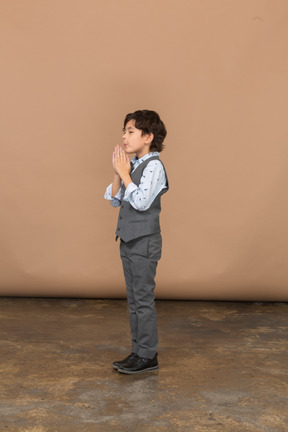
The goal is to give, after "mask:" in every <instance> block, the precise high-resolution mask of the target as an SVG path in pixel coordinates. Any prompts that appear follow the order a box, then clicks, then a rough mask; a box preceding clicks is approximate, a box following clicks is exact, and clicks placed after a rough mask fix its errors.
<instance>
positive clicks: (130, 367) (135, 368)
mask: <svg viewBox="0 0 288 432" xmlns="http://www.w3.org/2000/svg"><path fill="white" fill-rule="evenodd" d="M158 368H159V366H158V360H157V354H155V356H154V357H153V358H152V359H148V358H143V357H139V356H138V355H136V357H135V358H134V360H132V361H131V362H130V363H128V364H126V365H123V366H120V367H119V368H118V372H120V373H124V374H129V375H132V374H139V373H142V372H150V371H153V370H156V369H158Z"/></svg>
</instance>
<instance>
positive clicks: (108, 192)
mask: <svg viewBox="0 0 288 432" xmlns="http://www.w3.org/2000/svg"><path fill="white" fill-rule="evenodd" d="M104 198H105V199H107V200H109V201H110V203H111V205H112V206H113V207H119V206H120V204H121V187H120V189H119V191H118V192H117V194H116V195H115V196H114V197H112V183H111V184H110V185H109V186H108V187H107V189H106V192H105V195H104Z"/></svg>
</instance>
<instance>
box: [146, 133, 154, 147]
mask: <svg viewBox="0 0 288 432" xmlns="http://www.w3.org/2000/svg"><path fill="white" fill-rule="evenodd" d="M153 139H154V134H153V133H152V132H151V133H149V134H146V143H147V144H151V143H152V141H153Z"/></svg>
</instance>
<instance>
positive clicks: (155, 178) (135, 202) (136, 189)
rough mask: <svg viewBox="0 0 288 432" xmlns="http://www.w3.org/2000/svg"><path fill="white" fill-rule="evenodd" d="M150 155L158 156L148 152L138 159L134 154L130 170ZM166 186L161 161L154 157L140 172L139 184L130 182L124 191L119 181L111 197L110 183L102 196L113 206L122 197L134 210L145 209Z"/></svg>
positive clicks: (117, 203) (116, 205) (119, 202)
mask: <svg viewBox="0 0 288 432" xmlns="http://www.w3.org/2000/svg"><path fill="white" fill-rule="evenodd" d="M152 156H159V153H158V152H150V153H148V154H146V155H145V156H143V157H142V158H140V159H138V158H137V156H135V157H134V158H133V159H132V160H131V164H132V170H131V173H132V172H133V171H134V170H135V169H136V168H137V167H138V166H139V165H141V163H142V162H144V161H145V160H146V159H148V158H150V157H152ZM166 187H167V182H166V176H165V171H164V168H163V165H162V163H161V162H160V161H159V160H157V159H154V160H152V161H151V162H149V163H148V165H147V166H146V168H145V169H144V171H143V173H142V177H141V179H140V184H139V186H136V184H135V183H130V184H129V185H128V187H127V189H126V191H125V186H124V185H123V182H121V187H120V189H119V191H118V192H117V194H116V195H115V196H114V197H112V196H111V194H112V183H111V184H110V185H109V186H108V187H107V189H106V192H105V195H104V198H105V199H107V200H110V203H111V204H112V206H113V207H118V206H120V205H121V201H122V199H123V200H124V201H129V203H130V204H131V205H132V207H134V208H135V209H136V210H139V211H145V210H147V209H148V208H149V207H150V206H151V204H152V203H153V201H154V199H155V198H156V196H157V195H158V194H159V192H161V190H162V189H164V188H166Z"/></svg>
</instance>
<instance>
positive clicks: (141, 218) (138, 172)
mask: <svg viewBox="0 0 288 432" xmlns="http://www.w3.org/2000/svg"><path fill="white" fill-rule="evenodd" d="M154 159H157V160H160V159H159V157H158V156H152V157H150V158H148V159H146V160H145V161H144V162H142V164H140V165H139V166H138V167H137V168H136V169H135V170H134V171H133V172H132V174H131V179H132V181H133V183H135V184H136V186H139V184H140V179H141V177H142V173H143V171H144V169H145V167H146V166H147V165H148V163H149V162H150V161H152V160H154ZM161 163H162V162H161ZM162 165H163V164H162ZM163 168H164V172H165V175H166V181H167V187H166V188H164V189H162V191H161V192H159V194H158V195H157V196H156V198H155V199H154V201H153V203H152V204H151V206H150V207H149V209H147V210H145V211H139V210H135V209H134V207H132V206H131V204H130V203H129V202H128V201H124V200H122V204H121V208H120V212H119V217H118V224H117V229H116V240H117V238H118V237H120V238H121V239H122V240H124V242H127V241H130V240H133V239H135V238H138V237H141V236H144V235H149V234H154V233H160V224H159V214H160V211H161V201H160V200H161V195H163V194H164V193H166V192H167V191H168V189H169V184H168V178H167V174H166V170H165V167H164V165H163Z"/></svg>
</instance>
